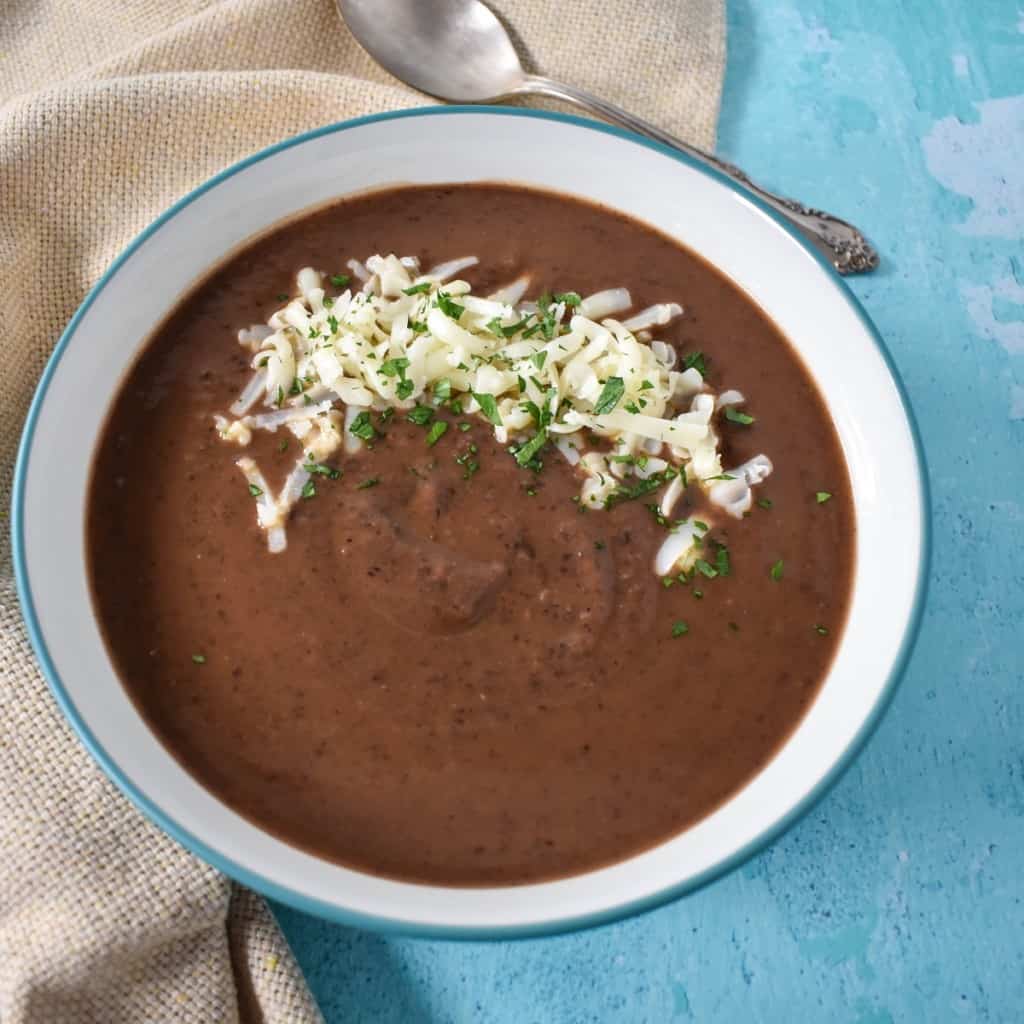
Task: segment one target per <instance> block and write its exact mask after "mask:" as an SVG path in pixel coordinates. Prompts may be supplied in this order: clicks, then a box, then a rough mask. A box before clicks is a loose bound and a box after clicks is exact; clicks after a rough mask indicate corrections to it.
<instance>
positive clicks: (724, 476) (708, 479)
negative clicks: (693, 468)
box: [704, 473, 736, 484]
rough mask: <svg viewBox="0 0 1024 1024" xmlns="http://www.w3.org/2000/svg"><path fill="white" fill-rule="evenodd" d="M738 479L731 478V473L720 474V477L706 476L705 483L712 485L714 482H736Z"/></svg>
mask: <svg viewBox="0 0 1024 1024" xmlns="http://www.w3.org/2000/svg"><path fill="white" fill-rule="evenodd" d="M735 479H736V477H734V476H731V475H730V474H729V473H719V474H718V476H706V477H704V483H706V484H707V483H710V482H711V481H712V480H735Z"/></svg>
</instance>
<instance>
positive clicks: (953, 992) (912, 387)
mask: <svg viewBox="0 0 1024 1024" xmlns="http://www.w3.org/2000/svg"><path fill="white" fill-rule="evenodd" d="M552 3H554V0H552ZM728 5H729V68H728V75H727V79H726V87H725V97H724V102H723V109H722V119H721V128H720V133H719V149H720V151H721V152H722V153H723V154H724V155H725V156H727V157H730V158H732V159H734V160H735V161H736V162H737V163H739V164H740V165H741V166H743V167H744V168H746V169H748V170H749V171H750V173H751V174H753V175H754V176H755V177H757V178H758V179H759V180H761V181H763V182H764V183H765V184H766V185H768V186H769V187H774V188H776V189H777V190H779V191H787V192H788V193H789V194H790V195H795V196H799V197H800V198H802V199H804V200H805V201H808V202H812V203H818V204H820V205H822V206H824V207H826V208H828V209H830V210H835V211H836V212H837V213H840V214H845V215H846V216H848V217H849V218H850V219H851V220H852V221H854V222H855V223H857V224H858V225H861V226H862V227H864V228H865V229H866V231H867V232H868V234H869V235H870V236H871V238H872V239H873V240H874V241H875V243H876V244H877V245H878V247H879V249H880V250H881V252H882V254H883V260H884V267H883V269H882V270H880V271H879V272H878V273H876V274H874V275H872V276H870V277H867V278H863V279H857V280H854V281H853V282H852V283H853V288H854V291H855V292H856V293H857V295H858V296H859V297H860V298H861V300H862V301H863V302H864V304H865V306H866V307H867V309H868V312H869V313H870V315H871V316H872V317H873V318H874V320H875V323H876V324H877V325H878V327H879V330H880V331H881V333H882V335H883V337H884V338H885V339H886V341H887V342H888V344H889V347H890V349H891V351H892V353H893V356H894V358H895V361H896V364H897V365H898V367H899V369H900V372H901V373H902V374H903V378H904V380H905V381H906V384H907V388H908V390H909V393H910V398H911V402H912V403H913V406H914V409H915V410H916V412H917V415H918V418H919V421H920V426H921V431H922V434H923V436H924V443H925V448H926V454H927V459H928V463H929V469H930V474H931V481H932V487H933V502H934V508H933V521H934V531H935V544H934V563H933V566H932V575H931V589H930V593H929V601H928V610H927V613H926V617H925V623H924V627H923V631H922V634H921V637H920V639H919V641H918V644H917V650H916V652H915V654H914V656H913V658H912V660H911V663H910V666H909V668H908V671H907V673H906V676H905V679H904V682H903V685H902V687H901V689H900V690H899V692H898V694H897V696H896V699H895V701H894V703H893V705H892V709H891V710H890V712H889V714H888V716H887V717H886V719H885V721H884V722H883V723H882V726H881V728H880V729H879V731H878V733H877V734H876V736H875V737H874V739H873V740H872V741H871V743H870V744H869V746H868V748H867V749H866V750H865V752H864V753H863V755H862V756H861V757H860V758H859V760H858V761H857V762H856V764H855V765H854V766H853V767H852V768H851V770H850V771H849V772H848V773H847V775H846V776H845V778H844V779H843V780H842V782H841V783H840V784H839V785H838V786H837V787H836V788H835V790H834V791H833V792H832V793H831V794H830V795H829V796H827V797H826V798H825V800H824V801H823V802H822V803H821V804H820V805H819V806H818V807H817V808H816V809H815V810H814V811H812V812H811V813H810V814H809V815H808V816H807V817H806V818H805V819H804V820H803V821H802V822H801V823H800V824H798V825H797V826H796V827H795V828H794V829H792V831H790V832H789V833H788V834H787V835H786V836H785V837H784V838H782V839H781V840H780V841H779V842H777V843H776V844H775V845H774V846H772V847H771V848H770V849H769V850H767V851H766V852H765V853H763V854H761V855H760V856H759V857H757V858H755V859H754V860H752V861H750V862H749V863H748V864H746V865H745V866H744V867H742V868H740V869H738V870H737V871H735V872H733V873H732V874H731V875H730V876H728V877H727V878H725V879H723V880H721V881H719V882H718V883H716V884H715V885H713V886H711V887H710V888H708V889H706V890H704V891H702V892H700V893H697V894H696V895H693V896H691V897H689V898H687V899H684V900H682V901H680V902H678V903H675V904H673V905H671V906H668V907H665V908H663V909H661V910H658V911H655V912H653V913H650V914H647V915H646V916H644V917H641V918H638V919H635V920H632V921H628V922H625V923H623V924H619V925H614V926H609V927H606V928H602V929H598V930H596V931H592V932H587V933H583V934H579V935H574V936H568V937H564V938H556V939H540V940H534V941H528V942H519V943H500V944H491V945H487V944H478V943H469V944H457V943H443V942H425V941H421V940H409V939H397V938H383V937H379V936H375V935H369V934H365V933H361V932H357V931H352V930H350V929H347V928H342V927H339V926H337V925H332V924H327V923H325V922H323V921H319V920H317V919H315V918H311V917H307V916H305V915H303V914H300V913H298V912H296V911H292V910H289V909H287V908H283V907H275V910H276V912H277V914H278V917H279V919H280V921H281V923H282V925H283V926H284V929H285V932H286V934H287V936H288V938H289V940H290V941H291V943H292V945H293V947H294V949H295V951H296V953H297V955H298V958H299V961H300V962H301V964H302V966H303V968H304V969H305V971H306V974H307V976H308V978H309V982H310V984H311V985H312V988H313V991H314V993H315V994H316V996H317V998H318V999H319V1000H320V1003H321V1005H322V1007H323V1009H324V1013H325V1015H326V1017H327V1020H328V1022H329V1024H342V1022H346V1024H348V1022H352V1021H372V1022H375V1024H378V1022H379V1024H392V1022H394V1024H399V1022H401V1024H443V1022H448V1021H453V1022H463V1021H472V1022H474V1024H476V1022H480V1024H505V1022H508V1024H529V1022H534V1021H536V1022H545V1024H546V1022H563V1021H565V1022H569V1021H581V1022H582V1021H606V1020H616V1021H628V1022H631V1024H632V1022H642V1021H650V1022H656V1024H661V1022H669V1021H690V1020H698V1021H715V1022H734V1021H742V1022H754V1021H769V1022H774V1021H780V1022H787V1024H788V1022H791V1021H797V1020H801V1019H803V1020H806V1021H809V1022H818V1021H829V1022H835V1024H892V1022H902V1021H913V1022H917V1021H922V1022H945V1021H958V1020H965V1021H1020V1020H1024V908H1022V904H1021V900H1022V897H1024V870H1022V867H1024V864H1022V852H1024V693H1022V687H1024V244H1022V237H1024V6H1020V5H1019V4H1018V2H1015V0H857V2H855V3H849V2H848V0H728ZM823 329H824V327H823ZM863 398H864V402H865V403H866V404H867V405H869V406H870V402H871V396H870V395H864V396H863ZM892 543H893V544H894V545H896V544H899V543H900V538H899V537H893V538H892Z"/></svg>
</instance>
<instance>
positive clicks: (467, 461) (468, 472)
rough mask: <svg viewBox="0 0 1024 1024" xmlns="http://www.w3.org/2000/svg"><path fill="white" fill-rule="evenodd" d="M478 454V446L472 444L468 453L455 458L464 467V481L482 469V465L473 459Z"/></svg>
mask: <svg viewBox="0 0 1024 1024" xmlns="http://www.w3.org/2000/svg"><path fill="white" fill-rule="evenodd" d="M476 452H477V447H476V445H475V444H471V445H470V446H469V450H468V451H464V452H463V453H462V454H461V455H456V456H455V461H456V462H457V463H458V464H459V465H460V466H461V467H462V479H463V480H468V479H469V478H470V477H471V476H472V475H473V474H474V473H475V472H476V471H477V470H478V469H479V468H480V463H479V462H477V461H476V459H474V458H473V456H474V455H475V454H476Z"/></svg>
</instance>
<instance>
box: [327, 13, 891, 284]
mask: <svg viewBox="0 0 1024 1024" xmlns="http://www.w3.org/2000/svg"><path fill="white" fill-rule="evenodd" d="M336 2H337V4H338V10H339V11H340V12H341V16H342V17H343V18H344V19H345V22H346V24H347V25H348V27H349V29H350V30H351V31H352V34H353V35H354V36H355V37H356V39H357V40H358V41H359V43H360V44H361V45H362V46H363V48H364V49H365V50H366V51H367V52H368V53H369V54H370V56H371V57H373V59H374V60H376V61H377V62H378V63H379V64H381V65H382V66H383V67H384V68H385V69H386V70H387V71H390V72H391V74H393V75H394V76H395V77H396V78H398V79H400V80H401V81H403V82H405V83H406V84H408V85H411V86H413V88H415V89H419V90H420V91H421V92H425V93H427V94H429V95H431V96H435V97H437V98H438V99H442V100H449V101H451V102H454V103H490V102H497V101H500V100H503V99H507V98H509V97H511V96H523V95H537V96H551V97H554V98H555V99H559V100H566V101H568V102H569V103H572V104H575V105H576V106H579V107H582V108H583V109H584V110H588V111H590V112H591V113H592V114H597V115H598V117H602V118H604V119H605V120H607V121H611V122H613V123H614V124H618V125H621V126H622V127H623V128H628V129H629V130H631V131H634V132H637V133H638V134H640V135H646V136H647V137H648V138H651V139H655V140H656V141H658V142H661V143H663V144H664V145H666V146H671V147H672V148H673V149H677V150H680V151H681V152H683V153H685V154H686V155H687V156H689V157H691V158H692V159H694V160H696V161H698V162H699V163H702V164H705V165H706V166H708V167H713V168H715V169H716V170H718V171H721V172H722V173H724V174H727V175H728V176H729V177H730V178H732V179H733V180H734V181H737V182H739V184H741V185H742V186H743V187H744V188H745V189H747V190H748V191H749V192H752V193H753V194H754V195H756V196H758V198H760V199H761V200H762V201H763V202H765V203H767V204H768V205H769V206H771V207H772V208H773V209H774V210H776V211H777V212H778V213H780V214H781V215H782V216H783V217H784V218H785V219H786V220H788V221H789V222H790V224H792V225H793V226H794V227H795V228H797V229H798V230H799V231H801V232H802V233H803V234H804V235H805V236H806V237H807V238H808V239H810V241H811V242H812V243H813V244H814V246H815V248H817V249H818V250H819V251H820V252H821V253H822V254H823V255H824V256H825V258H826V259H827V260H828V261H829V262H830V263H831V264H832V265H833V266H834V267H835V268H836V270H838V271H839V273H840V274H859V273H863V272H865V271H868V270H874V269H875V267H877V266H878V253H877V252H876V251H875V249H874V248H873V247H872V246H871V243H870V242H868V240H867V239H866V238H865V237H864V236H863V235H862V234H861V233H860V232H859V231H858V230H857V229H856V228H855V227H853V225H852V224H848V223H847V222H846V221H844V220H840V219H839V218H838V217H833V216H832V214H830V213H825V212H823V211H822V210H815V209H812V208H810V207H808V206H804V204H803V203H800V202H797V201H796V200H795V199H785V198H783V197H782V196H777V195H774V194H773V193H771V192H769V191H767V190H766V189H763V188H761V186H760V185H757V184H755V183H754V182H752V181H751V180H750V178H748V177H747V176H746V174H744V173H743V171H741V170H740V169H739V168H738V167H735V166H733V165H732V164H730V163H726V162H725V161H724V160H719V159H718V157H715V156H712V155H711V154H710V153H705V152H703V151H702V150H700V149H697V148H696V147H694V146H691V145H689V144H688V143H685V142H683V141H682V139H677V138H676V137H675V136H673V135H669V134H668V132H663V131H662V130H661V129H660V128H657V127H656V126H655V125H653V124H650V123H648V122H647V121H644V120H641V119H640V118H639V117H634V116H633V115H632V114H629V113H627V112H626V111H625V110H622V109H620V108H619V107H616V106H614V105H613V104H611V103H606V102H605V101H604V100H602V99H599V98H598V97H597V96H592V95H590V93H587V92H584V91H583V90H582V89H577V88H575V87H574V86H571V85H563V84H562V83H560V82H554V81H552V80H551V79H550V78H543V77H541V76H540V75H530V74H527V72H526V71H525V69H524V68H523V66H522V64H521V63H520V62H519V57H518V55H517V54H516V51H515V48H514V47H513V45H512V40H511V39H509V36H508V32H507V31H506V30H505V26H504V25H502V23H501V22H500V21H499V20H498V19H497V18H496V17H495V15H494V14H493V12H492V11H491V10H490V8H488V7H486V6H485V5H484V4H483V3H481V2H480V0H384V2H382V0H336Z"/></svg>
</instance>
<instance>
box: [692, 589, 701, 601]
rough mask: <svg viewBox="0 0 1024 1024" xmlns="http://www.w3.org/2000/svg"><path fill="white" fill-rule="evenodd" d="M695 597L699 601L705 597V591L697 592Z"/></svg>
mask: <svg viewBox="0 0 1024 1024" xmlns="http://www.w3.org/2000/svg"><path fill="white" fill-rule="evenodd" d="M693 596H694V597H695V598H697V600H698V601H699V600H700V599H701V598H702V597H703V596H704V591H703V590H695V591H694V592H693Z"/></svg>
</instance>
